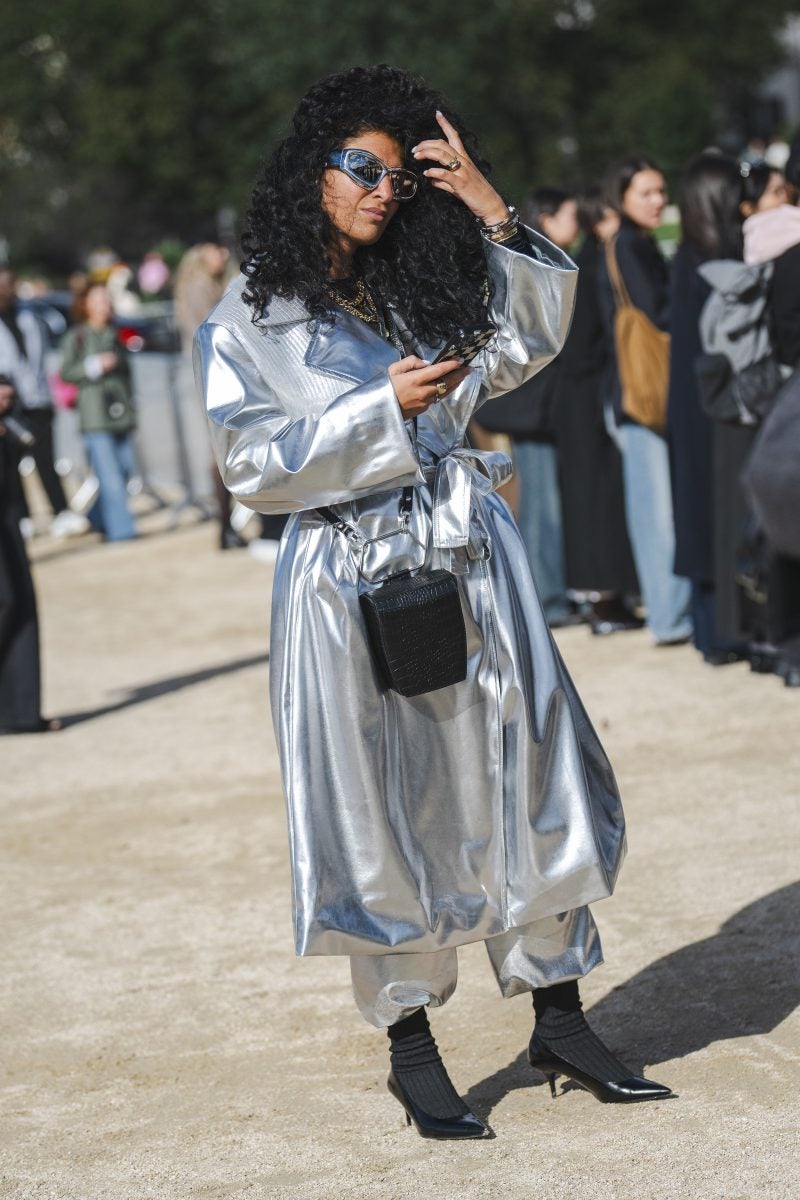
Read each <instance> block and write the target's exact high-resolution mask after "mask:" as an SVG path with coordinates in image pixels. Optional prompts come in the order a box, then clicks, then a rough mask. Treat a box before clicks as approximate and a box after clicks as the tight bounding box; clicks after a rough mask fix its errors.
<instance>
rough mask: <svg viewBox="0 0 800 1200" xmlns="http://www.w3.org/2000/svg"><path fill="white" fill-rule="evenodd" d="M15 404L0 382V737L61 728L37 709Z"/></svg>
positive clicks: (34, 626) (34, 625)
mask: <svg viewBox="0 0 800 1200" xmlns="http://www.w3.org/2000/svg"><path fill="white" fill-rule="evenodd" d="M15 399H16V397H15V392H14V388H13V386H12V385H11V384H10V383H9V382H7V381H3V382H0V734H13V733H46V732H48V731H51V730H55V729H58V728H60V722H58V721H45V720H44V719H43V718H42V715H41V712H40V709H39V693H40V675H39V624H38V620H37V615H36V595H35V593H34V590H33V580H32V578H31V572H30V567H29V566H28V556H27V553H26V550H25V543H24V541H23V540H22V534H21V533H20V528H19V522H20V517H21V515H22V513H23V512H24V511H25V508H24V499H23V495H22V487H21V485H20V479H19V471H18V462H19V450H18V447H17V446H16V445H15V444H14V441H13V439H12V435H11V433H10V431H9V429H8V428H7V426H6V424H5V421H4V418H5V417H7V416H8V415H9V414H10V413H11V412H12V408H14V407H15ZM14 415H15V416H16V413H14Z"/></svg>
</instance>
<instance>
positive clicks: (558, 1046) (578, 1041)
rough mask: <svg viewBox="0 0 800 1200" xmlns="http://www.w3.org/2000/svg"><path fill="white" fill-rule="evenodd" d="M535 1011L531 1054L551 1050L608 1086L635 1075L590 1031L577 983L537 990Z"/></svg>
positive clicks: (534, 1000) (535, 993) (534, 997)
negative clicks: (582, 1008)
mask: <svg viewBox="0 0 800 1200" xmlns="http://www.w3.org/2000/svg"><path fill="white" fill-rule="evenodd" d="M533 1008H534V1012H535V1013H536V1024H535V1026H534V1030H533V1036H532V1038H531V1053H532V1054H534V1055H536V1054H542V1053H543V1052H546V1050H551V1051H552V1052H553V1053H554V1054H557V1055H558V1056H559V1058H563V1059H564V1060H565V1061H566V1062H568V1063H571V1064H572V1066H573V1067H577V1068H578V1069H579V1070H581V1071H585V1072H586V1074H587V1075H593V1076H594V1078H595V1079H601V1080H603V1081H604V1082H607V1083H621V1082H622V1081H623V1079H630V1077H631V1075H632V1074H633V1072H632V1071H630V1070H629V1069H628V1068H627V1067H626V1066H625V1065H624V1064H623V1063H621V1062H620V1061H619V1059H618V1058H615V1057H614V1055H613V1054H612V1053H611V1051H610V1050H609V1049H608V1047H607V1046H605V1045H604V1044H603V1043H602V1042H601V1041H600V1038H599V1037H598V1036H597V1034H596V1033H593V1032H592V1030H591V1029H590V1028H589V1026H588V1024H587V1022H586V1017H585V1016H584V1015H583V1012H582V1010H581V1000H580V994H579V992H578V985H577V983H576V982H575V981H570V982H569V983H557V984H555V985H554V986H553V987H549V988H536V989H534V993H533Z"/></svg>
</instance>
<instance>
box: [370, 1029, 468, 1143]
mask: <svg viewBox="0 0 800 1200" xmlns="http://www.w3.org/2000/svg"><path fill="white" fill-rule="evenodd" d="M386 1032H387V1033H388V1035H389V1038H390V1040H391V1043H392V1046H391V1060H392V1070H391V1073H390V1075H389V1080H388V1087H389V1091H390V1092H391V1093H392V1095H393V1096H394V1098H395V1099H396V1100H398V1101H399V1102H400V1104H402V1106H403V1108H404V1109H405V1110H406V1121H407V1123H408V1124H409V1125H410V1124H411V1122H412V1121H413V1122H414V1124H415V1126H416V1127H417V1131H418V1132H419V1133H420V1135H421V1136H422V1137H430V1138H476V1137H483V1135H484V1134H485V1133H486V1126H485V1125H484V1123H483V1121H480V1120H478V1118H477V1117H476V1116H475V1114H474V1113H471V1112H470V1111H469V1109H468V1108H467V1106H466V1104H465V1103H464V1101H463V1100H462V1099H461V1097H460V1096H459V1094H458V1092H457V1091H456V1089H455V1088H454V1087H453V1085H452V1083H451V1082H450V1077H449V1075H448V1074H447V1071H446V1070H445V1069H444V1063H443V1062H442V1060H441V1058H440V1057H439V1051H438V1050H437V1049H436V1042H435V1041H434V1040H433V1034H432V1033H431V1030H430V1025H429V1024H428V1016H427V1013H426V1012H425V1009H424V1008H418V1009H417V1011H416V1012H414V1013H412V1014H411V1016H410V1017H406V1018H405V1020H403V1021H398V1022H397V1024H396V1025H390V1026H389V1028H388V1029H387V1031H386Z"/></svg>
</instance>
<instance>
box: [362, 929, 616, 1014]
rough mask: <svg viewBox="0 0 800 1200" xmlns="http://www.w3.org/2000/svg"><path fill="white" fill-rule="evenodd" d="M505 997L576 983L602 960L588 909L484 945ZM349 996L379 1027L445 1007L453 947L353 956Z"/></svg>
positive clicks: (454, 965)
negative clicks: (428, 951) (424, 1010)
mask: <svg viewBox="0 0 800 1200" xmlns="http://www.w3.org/2000/svg"><path fill="white" fill-rule="evenodd" d="M484 945H485V947H486V951H487V953H488V955H489V961H490V962H491V964H492V967H493V968H494V973H495V975H496V977H497V982H498V985H499V987H500V991H501V993H502V994H503V996H517V995H519V993H520V992H530V991H532V990H533V988H537V987H549V986H550V985H551V984H553V983H561V982H563V981H565V980H567V979H580V978H581V976H583V975H587V974H588V973H589V971H591V969H592V968H593V967H596V966H597V965H598V963H601V962H602V961H603V952H602V948H601V946H600V935H599V934H598V932H597V926H596V925H595V923H594V919H593V917H592V914H591V913H590V912H589V909H588V908H587V907H583V908H574V909H572V910H571V911H570V912H565V913H559V915H558V916H555V917H546V918H544V920H541V921H533V922H532V923H531V924H530V925H522V926H520V927H519V928H518V929H509V930H508V931H507V932H506V933H501V934H498V935H497V937H491V938H487V939H486V941H485V942H484ZM350 971H351V974H352V978H353V994H354V996H355V1001H356V1004H357V1005H358V1007H359V1009H360V1011H361V1013H362V1015H363V1016H364V1017H365V1018H366V1020H367V1021H369V1022H370V1024H372V1025H376V1026H377V1027H378V1029H382V1028H384V1027H385V1026H388V1025H394V1024H395V1022H396V1021H402V1019H403V1018H404V1017H408V1016H410V1014H411V1013H412V1012H414V1010H415V1009H417V1008H421V1007H422V1006H423V1005H425V1004H427V1005H430V1007H431V1008H439V1007H440V1006H441V1005H442V1004H446V1003H447V1001H448V1000H449V999H450V997H451V996H452V994H453V992H454V991H455V988H456V982H457V980H458V955H457V951H456V949H455V948H453V949H450V950H437V951H435V952H433V953H431V954H354V955H351V957H350Z"/></svg>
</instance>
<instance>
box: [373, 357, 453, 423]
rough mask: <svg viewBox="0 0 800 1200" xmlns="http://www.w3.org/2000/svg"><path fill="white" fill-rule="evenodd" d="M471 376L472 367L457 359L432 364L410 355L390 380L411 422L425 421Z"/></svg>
mask: <svg viewBox="0 0 800 1200" xmlns="http://www.w3.org/2000/svg"><path fill="white" fill-rule="evenodd" d="M467 375H469V367H466V366H464V364H463V363H462V362H461V361H460V359H457V358H449V359H447V361H446V362H440V363H429V362H425V359H424V358H417V356H416V355H415V354H410V355H409V356H408V358H401V359H400V360H399V361H398V362H394V363H392V365H391V366H390V367H389V379H390V380H391V383H392V387H393V388H394V393H395V395H396V396H397V403H398V404H399V405H400V409H401V411H402V413H403V416H404V417H405V419H406V420H407V421H410V420H411V418H412V417H421V416H422V414H423V413H424V412H426V411H427V410H428V409H429V408H430V406H431V405H432V404H435V403H436V401H437V400H442V399H443V398H444V397H445V396H449V395H450V393H451V392H452V391H454V390H455V389H456V388H457V387H458V385H459V384H460V383H461V381H462V380H463V379H466V377H467Z"/></svg>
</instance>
